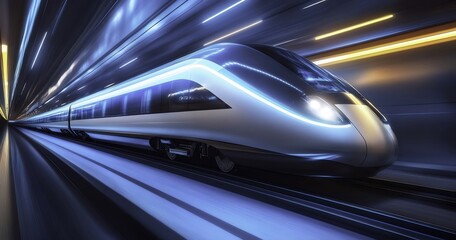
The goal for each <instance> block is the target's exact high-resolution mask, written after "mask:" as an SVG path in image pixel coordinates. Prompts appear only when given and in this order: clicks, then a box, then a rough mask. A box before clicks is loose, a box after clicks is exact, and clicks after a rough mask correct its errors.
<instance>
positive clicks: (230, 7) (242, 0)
mask: <svg viewBox="0 0 456 240" xmlns="http://www.w3.org/2000/svg"><path fill="white" fill-rule="evenodd" d="M244 1H245V0H241V1H239V2H237V3H235V4H233V5H231V6H229V7H227V8H225V9H223V10H222V11H220V12H218V13H217V14H215V15H213V16H212V17H210V18H208V19H206V20H204V21H203V22H202V23H206V22H208V21H210V20H212V19H214V18H216V17H217V16H219V15H220V14H222V13H224V12H226V11H228V10H230V9H232V8H234V7H236V6H237V5H239V4H241V3H242V2H244Z"/></svg>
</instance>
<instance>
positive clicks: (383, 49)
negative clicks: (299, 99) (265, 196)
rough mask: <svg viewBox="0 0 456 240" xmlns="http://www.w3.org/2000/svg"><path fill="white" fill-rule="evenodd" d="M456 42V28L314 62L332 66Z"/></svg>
mask: <svg viewBox="0 0 456 240" xmlns="http://www.w3.org/2000/svg"><path fill="white" fill-rule="evenodd" d="M453 40H456V28H451V29H447V30H443V31H439V32H435V33H431V34H425V35H421V36H417V37H412V38H408V39H404V40H399V41H394V42H391V43H386V44H382V45H378V46H374V47H370V48H365V49H360V50H355V51H351V52H347V53H342V54H339V55H336V56H331V57H327V58H321V59H316V60H313V62H314V63H315V64H317V65H320V66H326V65H332V64H336V63H341V62H348V61H354V60H358V59H363V58H368V57H373V56H378V55H383V54H388V53H394V52H399V51H404V50H409V49H413V48H418V47H424V46H428V45H433V44H437V43H442V42H448V41H453Z"/></svg>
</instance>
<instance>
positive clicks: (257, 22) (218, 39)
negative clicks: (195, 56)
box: [203, 20, 263, 46]
mask: <svg viewBox="0 0 456 240" xmlns="http://www.w3.org/2000/svg"><path fill="white" fill-rule="evenodd" d="M261 22H263V20H259V21H256V22H254V23H252V24H250V25H247V26H245V27H242V28H240V29H237V30H235V31H233V32H231V33H228V34H226V35H223V36H221V37H219V38H217V39H214V40H212V41H210V42H207V43H205V44H204V45H203V46H207V45H209V44H212V43H215V42H217V41H220V40H222V39H224V38H227V37H229V36H232V35H234V34H236V33H239V32H242V31H244V30H246V29H248V28H251V27H253V26H255V25H257V24H259V23H261Z"/></svg>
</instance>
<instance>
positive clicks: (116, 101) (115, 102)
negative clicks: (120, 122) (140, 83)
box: [106, 95, 123, 117]
mask: <svg viewBox="0 0 456 240" xmlns="http://www.w3.org/2000/svg"><path fill="white" fill-rule="evenodd" d="M122 100H123V96H122V95H121V96H117V97H113V98H111V101H110V106H109V108H107V109H106V112H107V116H109V117H115V116H120V115H121V114H122V106H123V104H122Z"/></svg>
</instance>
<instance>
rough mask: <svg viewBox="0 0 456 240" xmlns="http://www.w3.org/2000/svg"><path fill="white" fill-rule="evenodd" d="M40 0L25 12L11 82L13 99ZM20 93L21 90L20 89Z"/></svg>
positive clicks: (34, 2)
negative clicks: (23, 25) (25, 16)
mask: <svg viewBox="0 0 456 240" xmlns="http://www.w3.org/2000/svg"><path fill="white" fill-rule="evenodd" d="M40 4H41V0H36V1H33V2H32V3H31V6H30V10H29V12H28V14H27V20H26V21H25V27H24V35H23V36H22V40H21V46H20V48H19V59H18V61H17V65H16V71H15V73H14V82H13V89H12V91H11V99H13V97H14V94H15V92H16V91H15V90H16V84H17V79H18V78H19V72H20V71H21V68H22V62H23V61H24V55H25V50H26V47H27V44H28V42H29V40H30V35H31V33H32V30H33V25H34V23H35V19H36V15H37V13H38V10H39V8H40ZM21 94H22V91H21Z"/></svg>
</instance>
